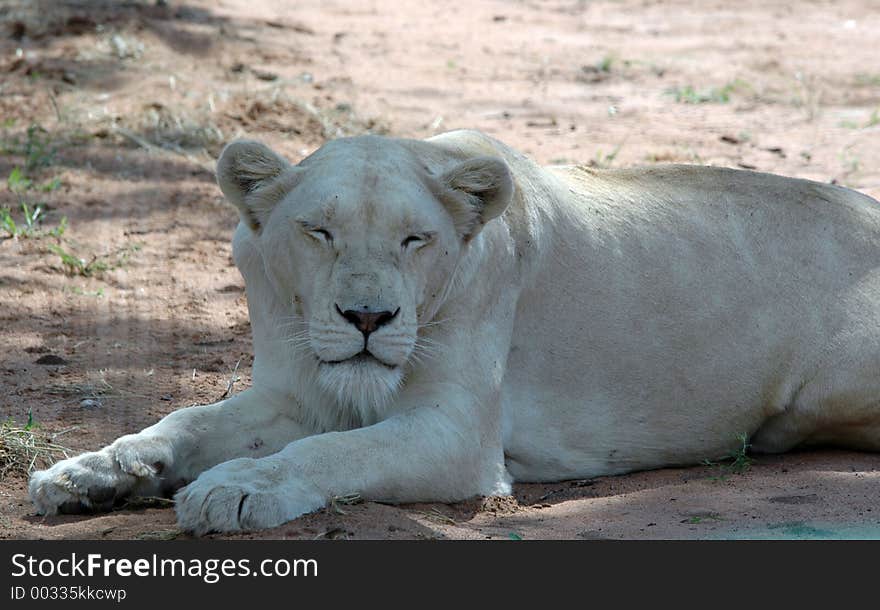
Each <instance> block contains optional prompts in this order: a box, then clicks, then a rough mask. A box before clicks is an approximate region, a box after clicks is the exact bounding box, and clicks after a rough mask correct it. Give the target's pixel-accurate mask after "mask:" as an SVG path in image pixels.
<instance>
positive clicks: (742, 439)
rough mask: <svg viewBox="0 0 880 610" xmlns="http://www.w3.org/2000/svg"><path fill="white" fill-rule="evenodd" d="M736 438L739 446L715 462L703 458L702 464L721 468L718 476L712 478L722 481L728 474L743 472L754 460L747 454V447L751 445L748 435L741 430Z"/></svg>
mask: <svg viewBox="0 0 880 610" xmlns="http://www.w3.org/2000/svg"><path fill="white" fill-rule="evenodd" d="M736 440H737V441H738V442H739V447H737V449H736V450H735V451H734V452H733V453H730V454H728V455H725V456H724V457H722V458H721V459H720V460H719V461H717V462H713V461H712V460H708V459H706V460H703V465H705V466H714V467H717V468H719V469H720V470H721V474H720V475H719V476H717V477H712V478H713V479H714V480H718V481H723V480H725V479H726V478H727V477H728V475H731V474H743V473H744V472H746V471H748V470H749V469H750V468H751V467H752V463H754V460H753V459H752V458H751V457H750V456H749V449H750V448H751V447H752V445H751V444H750V443H749V435H748V434H746V433H745V432H743V433H742V434H738V435H737V437H736Z"/></svg>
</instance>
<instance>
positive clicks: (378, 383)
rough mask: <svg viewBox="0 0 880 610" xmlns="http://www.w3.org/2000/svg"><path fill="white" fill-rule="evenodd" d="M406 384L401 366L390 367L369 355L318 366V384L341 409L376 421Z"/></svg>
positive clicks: (366, 419) (366, 420) (367, 419)
mask: <svg viewBox="0 0 880 610" xmlns="http://www.w3.org/2000/svg"><path fill="white" fill-rule="evenodd" d="M402 381H403V371H402V369H401V367H399V366H390V365H388V364H386V363H384V362H381V361H379V360H377V359H376V358H374V357H372V356H370V355H368V354H359V355H357V356H354V357H353V358H349V359H347V360H342V361H338V362H321V363H320V364H319V365H318V384H319V385H320V386H321V388H322V389H323V390H324V391H325V392H327V393H328V394H330V395H332V396H334V397H335V398H336V400H337V401H338V402H339V404H340V405H342V406H344V407H347V408H353V409H355V410H357V411H358V412H359V413H360V415H361V417H362V419H363V420H365V423H366V422H369V421H373V420H375V419H376V416H377V415H378V414H379V412H381V411H382V410H383V409H384V408H385V407H386V406H388V404H389V403H390V401H391V398H392V397H393V396H394V394H395V393H396V392H397V390H398V388H399V387H400V384H401V382H402Z"/></svg>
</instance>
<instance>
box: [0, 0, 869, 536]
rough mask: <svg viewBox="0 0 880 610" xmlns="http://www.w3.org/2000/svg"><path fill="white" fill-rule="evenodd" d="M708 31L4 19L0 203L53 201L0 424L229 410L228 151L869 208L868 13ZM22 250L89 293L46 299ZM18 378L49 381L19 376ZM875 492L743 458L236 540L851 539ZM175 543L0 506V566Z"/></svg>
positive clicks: (2, 286) (243, 18)
mask: <svg viewBox="0 0 880 610" xmlns="http://www.w3.org/2000/svg"><path fill="white" fill-rule="evenodd" d="M50 4H51V7H52V10H51V11H49V10H48V9H47V7H48V6H49V5H50ZM729 6H730V3H727V2H720V1H715V0H713V1H710V2H700V3H695V2H685V1H672V2H663V3H660V2H652V1H649V0H644V1H640V0H623V1H616V2H611V1H596V2H589V3H586V2H575V1H571V2H542V3H530V2H527V3H507V2H490V1H483V2H468V3H459V4H446V3H444V4H442V5H426V4H425V3H417V2H409V1H401V2H395V3H393V5H391V4H388V3H378V2H376V3H358V4H352V3H347V2H336V3H334V2H314V1H307V2H297V3H287V4H285V3H281V2H277V1H275V2H269V1H268V0H248V1H247V2H244V1H242V0H224V1H223V2H222V3H218V2H207V1H204V0H193V1H192V2H188V3H185V4H184V3H180V2H175V1H170V2H169V3H168V6H157V5H155V4H153V3H152V2H150V3H148V2H144V3H142V4H139V3H136V2H128V3H116V2H110V1H107V2H91V3H88V4H86V3H83V2H74V1H72V0H71V1H67V2H65V1H60V2H57V1H56V2H51V3H48V2H44V1H38V2H26V1H21V2H11V3H6V4H5V5H4V6H3V7H0V26H2V27H4V28H5V32H4V34H3V38H2V39H0V75H2V76H0V92H2V95H0V122H2V127H0V151H2V152H3V154H2V156H0V178H4V179H5V178H6V177H7V176H9V175H10V174H11V173H12V171H13V169H14V168H17V167H18V168H25V174H26V176H27V177H28V178H29V179H30V180H32V181H33V183H34V185H36V186H37V187H39V186H40V185H44V184H47V183H50V181H52V180H54V179H56V178H57V179H58V180H60V186H59V187H58V188H55V189H54V190H52V189H50V188H48V187H47V192H43V191H42V190H40V189H39V188H31V189H30V190H26V191H25V192H24V195H23V196H24V197H26V198H27V201H28V202H30V203H31V204H35V203H41V204H42V206H43V209H44V211H45V218H44V222H43V227H44V228H45V229H51V228H53V227H55V226H57V225H58V223H59V222H60V220H61V218H62V216H64V217H66V218H67V219H68V222H69V227H68V228H67V230H66V232H65V233H64V234H63V236H62V237H61V238H60V239H59V238H55V237H49V236H44V237H40V238H17V239H4V240H0V321H2V322H3V337H4V340H3V343H4V347H5V355H4V357H3V361H2V366H0V380H2V388H3V393H2V399H0V417H7V416H8V417H13V418H14V419H16V420H17V421H18V422H24V421H25V419H26V417H27V415H26V414H27V412H28V410H32V412H33V416H34V419H35V420H36V421H38V422H39V423H40V424H41V425H42V428H41V433H45V434H53V433H54V434H57V433H59V432H63V435H61V436H59V437H58V441H59V442H63V443H64V444H66V445H67V446H69V447H70V448H72V449H73V450H74V451H81V450H87V449H95V448H97V447H99V446H101V445H103V444H106V443H108V442H110V441H112V440H113V439H114V438H116V437H117V436H119V435H120V434H123V433H128V432H133V431H137V430H139V429H141V428H143V427H145V426H147V425H149V424H151V423H153V422H154V421H156V420H157V419H158V418H160V417H162V416H163V415H165V414H167V413H169V412H170V411H172V410H174V409H176V408H179V407H183V406H187V405H191V404H195V403H205V402H212V401H214V400H216V399H218V398H219V397H220V396H221V395H222V394H223V393H224V391H225V390H226V387H227V383H228V380H229V379H230V377H231V376H232V371H233V369H234V368H235V366H236V363H238V362H239V361H240V364H239V368H238V376H239V377H240V380H239V381H238V382H237V383H236V385H235V387H234V389H233V391H240V390H241V389H242V388H244V387H247V385H248V384H249V383H250V378H249V373H250V365H251V356H250V354H251V349H250V335H249V332H250V329H249V325H248V321H247V310H246V304H245V297H244V292H243V282H242V279H241V277H240V275H239V274H238V272H237V270H236V269H235V268H234V267H233V265H232V262H231V260H230V238H231V234H232V230H233V228H234V226H235V224H236V221H237V218H236V215H235V213H234V212H233V211H232V209H231V208H230V207H228V206H227V205H226V204H224V203H223V202H222V200H221V197H220V193H219V190H218V189H217V187H216V186H215V184H214V180H213V176H212V173H211V171H210V167H211V163H212V158H213V156H214V155H216V153H217V152H218V151H219V149H220V148H221V147H222V145H223V143H224V142H225V141H228V140H229V139H231V138H233V137H236V136H239V135H245V134H246V135H248V136H251V137H256V138H259V139H263V140H264V141H266V142H267V143H269V144H270V145H272V146H274V147H275V148H277V149H278V150H280V151H283V152H285V153H286V154H287V155H288V156H289V157H290V159H291V160H293V161H296V160H299V159H300V158H301V157H302V156H304V155H305V154H307V153H308V152H310V151H311V150H313V149H314V148H315V147H317V146H319V145H320V144H321V143H322V142H323V141H325V140H326V139H327V138H328V137H335V136H338V135H343V134H354V133H363V132H366V131H372V132H374V133H390V134H393V135H399V136H407V137H425V136H428V135H431V134H433V133H436V132H439V131H445V130H448V129H453V128H457V127H472V128H477V129H481V130H484V131H486V132H488V133H490V134H492V135H494V136H496V137H498V138H500V139H502V140H504V141H505V142H507V143H509V144H511V145H513V146H514V147H517V148H519V149H520V150H522V151H524V152H526V153H528V154H530V155H531V156H533V157H534V158H535V159H537V160H538V161H541V162H545V163H550V162H580V163H592V164H596V165H614V166H630V165H638V164H651V163H661V162H686V163H705V164H713V165H724V166H730V167H746V168H756V169H759V170H761V171H770V172H775V173H781V174H785V175H790V176H798V177H803V178H810V179H815V180H821V181H834V182H837V183H841V184H845V185H847V186H851V187H854V188H857V189H858V190H861V191H862V192H865V193H867V194H869V195H872V196H874V197H878V196H880V145H878V142H880V139H878V133H880V119H878V114H877V113H878V112H880V110H878V108H880V71H878V68H877V65H876V61H875V59H876V58H875V48H876V32H877V31H878V30H880V14H878V12H877V11H876V10H873V9H874V7H873V3H872V2H869V1H868V0H849V1H841V2H825V1H816V2H804V3H799V4H798V5H797V7H796V8H794V7H793V5H790V3H783V2H767V1H766V0H765V1H761V2H758V1H756V0H746V1H744V2H739V3H736V8H729ZM47 16H48V17H47ZM47 19H48V21H47ZM17 49H21V52H17ZM688 87H690V89H688ZM676 92H677V93H678V99H677V97H676ZM688 101H690V102H699V103H687V102H688ZM32 124H37V125H40V126H42V128H44V129H45V130H46V131H45V132H39V131H32V136H31V147H30V152H31V153H32V154H31V156H30V157H31V158H30V160H31V163H30V165H31V166H32V167H28V163H27V160H28V159H27V156H28V154H27V153H28V150H27V149H26V142H27V140H28V137H27V129H28V126H29V125H32ZM41 144H42V145H44V148H45V149H46V150H43V151H42V152H41V151H40V150H39V147H40V145H41ZM50 153H51V154H50ZM0 207H9V208H13V209H14V214H13V215H14V217H15V218H16V221H21V213H20V212H19V195H17V194H15V193H13V192H12V190H10V189H6V188H3V187H0ZM49 244H56V245H60V246H61V247H62V248H64V249H65V250H66V251H69V252H71V253H74V254H75V255H77V256H79V257H82V258H83V259H85V261H86V262H88V261H90V260H91V259H92V258H93V257H98V258H97V259H96V260H97V261H98V262H101V261H104V262H107V263H108V264H111V266H115V268H112V269H110V270H107V271H103V272H98V273H96V274H95V275H94V276H93V277H82V276H78V275H68V274H66V273H65V269H64V267H63V265H62V264H61V260H60V257H59V256H58V255H57V254H54V253H52V252H50V251H49V249H48V246H49ZM46 355H55V356H59V357H61V358H63V359H64V360H65V361H66V362H67V363H66V364H63V365H42V364H36V363H35V361H36V360H38V359H39V358H41V357H43V356H46ZM84 400H92V401H93V402H91V403H90V402H85V403H84V402H83V401H84ZM94 401H97V402H94ZM878 467H880V456H878V455H872V454H859V453H851V452H809V453H797V454H791V455H787V456H781V457H759V458H758V461H757V462H756V463H755V464H754V465H753V467H752V468H751V469H750V470H748V471H747V472H745V473H742V474H727V473H725V472H723V471H722V470H721V469H719V468H718V467H710V466H700V467H694V468H689V469H666V470H660V471H654V472H648V473H636V474H632V475H627V476H621V477H608V478H602V479H598V480H595V481H589V482H565V483H558V484H548V485H519V486H517V487H516V490H515V497H513V498H500V499H497V498H493V499H489V500H486V501H485V502H483V501H478V500H474V501H470V502H464V503H459V504H455V505H444V504H432V505H418V506H403V507H395V506H388V505H380V504H373V503H368V504H357V505H352V506H336V507H331V508H329V509H327V510H325V511H322V512H320V513H317V514H314V515H309V516H306V517H303V518H301V519H298V520H296V521H295V522H292V523H290V524H288V525H285V526H283V527H281V528H277V529H275V530H270V531H268V532H260V533H259V534H254V535H250V534H249V535H247V536H246V537H282V538H286V537H292V538H303V537H305V538H314V537H325V538H435V537H449V538H475V537H477V538H483V537H492V538H511V537H513V538H516V537H523V538H577V537H580V538H643V537H647V538H702V537H741V536H747V537H877V536H878V535H880V527H878V524H880V514H877V513H876V510H880V509H875V507H877V506H878V498H880V485H878V484H877V483H878V477H880V475H878ZM722 475H723V476H722ZM872 511H873V512H872ZM178 535H180V534H179V532H177V530H176V528H175V524H174V517H173V512H172V511H171V510H169V509H167V508H166V509H156V508H148V509H128V510H122V511H117V512H114V513H112V514H109V515H97V516H62V517H52V518H43V517H37V516H34V513H33V509H32V507H31V506H30V504H29V502H28V500H27V494H26V489H25V483H24V479H23V478H21V477H16V476H12V475H10V476H7V477H6V478H5V479H3V480H2V481H0V538H145V537H146V538H149V537H159V538H170V537H175V536H178Z"/></svg>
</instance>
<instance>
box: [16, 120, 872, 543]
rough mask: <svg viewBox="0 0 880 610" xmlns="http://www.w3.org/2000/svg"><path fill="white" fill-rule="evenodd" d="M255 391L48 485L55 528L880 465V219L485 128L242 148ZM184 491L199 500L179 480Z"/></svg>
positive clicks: (43, 505) (863, 203)
mask: <svg viewBox="0 0 880 610" xmlns="http://www.w3.org/2000/svg"><path fill="white" fill-rule="evenodd" d="M217 174H218V178H219V183H220V187H221V189H222V190H223V193H224V194H225V196H226V197H227V198H228V199H229V201H231V202H232V203H233V204H235V205H236V206H237V207H238V209H239V211H240V213H241V223H240V224H239V227H238V229H237V230H236V233H235V238H234V255H235V262H236V264H237V265H238V267H239V269H240V270H241V272H242V274H243V275H244V278H245V281H246V284H247V295H248V305H249V308H250V317H251V322H252V325H253V337H254V348H255V351H256V359H255V362H254V369H253V377H254V384H253V387H252V388H250V389H248V390H246V391H244V392H242V393H240V394H238V395H236V396H233V397H231V398H229V399H228V400H224V401H222V402H220V403H217V404H213V405H208V406H199V407H191V408H186V409H181V410H179V411H176V412H174V413H172V414H171V415H169V416H168V417H166V418H165V419H163V420H161V421H160V422H159V423H157V424H156V425H154V426H151V427H149V428H147V429H146V430H144V431H142V432H140V433H138V434H132V435H128V436H124V437H122V438H120V439H118V440H117V441H116V442H114V443H113V444H111V445H110V446H108V447H106V448H104V449H102V450H100V451H98V452H95V453H87V454H84V455H80V456H78V457H75V458H72V459H69V460H65V461H63V462H59V463H58V464H56V465H54V466H53V467H52V468H50V469H48V470H45V471H42V472H36V473H34V475H33V477H32V479H31V482H30V494H31V498H32V499H33V502H34V504H35V505H36V507H37V510H38V511H39V512H40V513H43V514H52V513H55V512H58V511H62V512H66V511H76V510H82V509H91V510H94V509H102V508H106V507H109V506H111V505H112V504H113V503H114V502H116V501H118V500H120V499H121V498H123V497H125V496H128V495H137V494H149V495H155V494H162V493H171V492H172V491H174V490H177V489H179V491H177V494H176V496H175V497H176V510H177V516H178V520H179V522H180V525H181V527H183V528H185V529H187V530H191V531H194V532H196V533H204V532H208V531H237V530H244V529H255V528H265V527H271V526H275V525H279V524H281V523H284V522H285V521H288V520H290V519H293V518H295V517H297V516H299V515H302V514H304V513H308V512H310V511H314V510H316V509H319V508H321V507H322V506H324V505H325V504H326V503H327V502H328V500H329V499H330V498H332V497H334V496H336V495H342V494H350V493H358V494H360V495H361V496H363V497H364V498H366V499H371V500H380V501H383V502H412V501H452V500H460V499H463V498H467V497H470V496H474V495H478V494H484V495H489V494H499V493H507V492H508V491H509V489H510V483H511V482H512V481H550V480H560V479H566V478H585V477H593V476H596V475H607V474H615V473H624V472H628V471H632V470H637V469H644V468H657V467H661V466H666V465H672V464H688V463H695V462H697V461H699V460H701V459H704V458H715V457H718V456H721V455H724V454H727V453H729V452H730V451H731V450H732V449H733V448H734V447H735V446H736V445H737V443H738V442H740V441H738V440H737V437H738V435H740V434H742V433H745V434H747V435H748V437H749V439H750V442H751V444H752V445H753V446H754V448H755V449H756V450H759V451H766V452H779V451H785V450H787V449H789V448H791V447H794V446H796V445H805V444H815V443H832V444H838V445H844V446H848V447H856V448H863V449H873V450H876V449H878V448H880V406H878V403H880V207H878V203H877V202H876V201H874V200H872V199H870V198H868V197H866V196H864V195H860V194H858V193H855V192H853V191H850V190H847V189H844V188H840V187H836V186H829V185H825V184H818V183H814V182H807V181H804V180H794V179H789V178H782V177H778V176H771V175H766V174H760V173H752V172H743V171H734V170H729V169H719V168H705V167H688V166H670V167H653V168H648V169H633V170H615V171H599V170H592V169H587V168H582V167H539V166H537V165H535V164H534V163H533V162H531V161H530V160H528V159H527V158H525V157H524V156H523V155H521V154H519V153H517V152H516V151H514V150H511V149H510V148H508V147H506V146H505V145H503V144H501V143H500V142H497V141H495V140H493V139H491V138H489V137H487V136H485V135H483V134H480V133H478V132H473V131H457V132H452V133H449V134H444V135H441V136H438V137H434V138H431V139H429V140H426V141H413V140H404V139H391V138H382V137H374V136H363V137H356V138H346V139H340V140H335V141H332V142H329V143H328V144H326V145H325V146H324V147H322V148H321V149H320V150H318V151H317V152H316V153H314V154H313V155H311V156H310V157H308V158H307V159H305V160H304V161H302V163H300V164H299V165H296V166H293V165H290V164H289V163H288V162H287V161H285V160H284V159H282V158H281V157H280V156H278V155H277V154H275V153H273V152H272V151H271V150H269V149H268V148H266V147H265V146H263V145H261V144H258V143H256V142H250V141H239V142H234V143H232V144H231V145H229V146H228V147H227V148H226V150H225V151H224V152H223V154H222V156H221V158H220V160H219V162H218V168H217ZM181 488H182V489H181Z"/></svg>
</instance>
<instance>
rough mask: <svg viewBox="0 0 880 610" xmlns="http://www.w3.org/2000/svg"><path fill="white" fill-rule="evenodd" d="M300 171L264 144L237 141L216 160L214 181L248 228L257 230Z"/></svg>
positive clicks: (291, 185) (227, 147) (228, 146)
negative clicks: (215, 179) (215, 177)
mask: <svg viewBox="0 0 880 610" xmlns="http://www.w3.org/2000/svg"><path fill="white" fill-rule="evenodd" d="M301 171H302V170H300V169H298V168H295V167H294V166H292V165H291V164H290V163H288V162H287V161H286V160H285V159H284V158H282V157H281V156H280V155H278V154H276V153H275V152H273V151H272V150H271V149H270V148H269V147H268V146H266V145H265V144H261V143H260V142H255V141H253V140H236V141H235V142H232V143H231V144H229V145H227V146H226V148H224V149H223V152H222V153H220V158H219V159H218V160H217V183H218V184H219V185H220V190H221V191H223V195H224V196H225V197H226V199H227V200H229V202H230V203H232V204H233V205H234V206H235V207H237V208H238V211H239V213H240V214H241V219H242V220H243V221H244V222H245V224H247V225H248V226H249V227H250V228H251V230H253V231H259V230H260V228H261V227H262V225H263V223H264V221H265V219H266V218H267V217H268V216H269V213H270V212H271V211H272V208H274V207H275V204H277V203H278V202H279V201H280V200H281V198H282V197H283V196H284V195H285V194H286V192H287V191H288V190H290V188H292V187H293V183H294V180H295V179H296V177H297V175H298V174H299V172H301Z"/></svg>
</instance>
